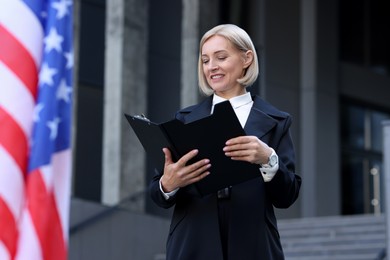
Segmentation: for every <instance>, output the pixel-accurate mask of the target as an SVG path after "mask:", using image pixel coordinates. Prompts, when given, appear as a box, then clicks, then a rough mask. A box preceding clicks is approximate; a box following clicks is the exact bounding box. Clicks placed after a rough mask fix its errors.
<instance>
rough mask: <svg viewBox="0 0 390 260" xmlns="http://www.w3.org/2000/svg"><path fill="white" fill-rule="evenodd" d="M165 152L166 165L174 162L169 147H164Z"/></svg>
mask: <svg viewBox="0 0 390 260" xmlns="http://www.w3.org/2000/svg"><path fill="white" fill-rule="evenodd" d="M163 153H164V154H165V165H168V164H172V163H173V161H172V154H171V151H170V150H169V149H168V148H163Z"/></svg>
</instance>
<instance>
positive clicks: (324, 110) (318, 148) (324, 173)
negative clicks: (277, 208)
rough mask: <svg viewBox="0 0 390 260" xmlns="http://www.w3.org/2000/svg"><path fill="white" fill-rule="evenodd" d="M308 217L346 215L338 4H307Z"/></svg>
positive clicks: (303, 160) (325, 0) (304, 161)
mask: <svg viewBox="0 0 390 260" xmlns="http://www.w3.org/2000/svg"><path fill="white" fill-rule="evenodd" d="M301 17H302V20H301V31H302V33H301V96H300V99H301V100H300V102H301V114H300V115H301V124H300V125H301V137H300V139H301V142H300V144H301V154H300V155H301V157H300V165H301V167H302V168H301V171H302V177H303V183H304V184H303V185H302V192H301V195H300V197H301V199H302V202H303V203H302V216H303V217H314V216H324V215H338V214H340V159H339V149H340V146H339V90H338V52H337V50H338V47H337V44H338V33H337V28H338V22H337V1H336V0H316V1H312V0H302V1H301Z"/></svg>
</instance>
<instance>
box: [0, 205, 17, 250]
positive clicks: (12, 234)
mask: <svg viewBox="0 0 390 260" xmlns="http://www.w3.org/2000/svg"><path fill="white" fill-rule="evenodd" d="M0 227H1V229H2V230H1V232H0V241H2V242H3V244H4V246H5V247H6V248H7V250H8V252H9V254H10V255H11V257H12V258H13V257H14V256H15V253H16V245H17V238H18V231H17V226H16V222H15V219H14V217H13V214H12V212H11V211H10V210H9V208H8V206H7V204H6V203H5V202H4V201H3V199H2V198H1V197H0Z"/></svg>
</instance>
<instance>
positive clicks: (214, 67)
mask: <svg viewBox="0 0 390 260" xmlns="http://www.w3.org/2000/svg"><path fill="white" fill-rule="evenodd" d="M208 69H209V70H210V71H215V70H217V69H218V65H217V63H216V62H215V61H213V60H210V62H209V68H208Z"/></svg>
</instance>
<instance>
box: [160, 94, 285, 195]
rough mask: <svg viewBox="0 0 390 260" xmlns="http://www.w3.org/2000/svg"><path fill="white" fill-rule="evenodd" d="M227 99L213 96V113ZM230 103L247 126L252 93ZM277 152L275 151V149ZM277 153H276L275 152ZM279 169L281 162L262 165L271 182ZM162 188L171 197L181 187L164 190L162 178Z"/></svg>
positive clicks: (267, 179)
mask: <svg viewBox="0 0 390 260" xmlns="http://www.w3.org/2000/svg"><path fill="white" fill-rule="evenodd" d="M226 100H227V99H224V98H222V97H220V96H218V95H216V94H214V96H213V103H212V106H211V114H212V113H213V112H214V106H215V105H216V104H218V103H221V102H223V101H226ZM229 102H230V104H231V105H232V107H233V109H234V112H235V113H236V116H237V118H238V120H239V121H240V124H241V126H242V128H244V127H245V124H246V121H247V120H248V117H249V113H250V112H251V108H252V106H253V100H252V97H251V94H250V93H249V92H247V93H245V94H243V95H241V96H236V97H233V98H231V99H229ZM273 153H275V151H273ZM275 154H276V153H275ZM278 170H279V163H277V164H276V165H274V166H273V167H269V166H267V165H261V167H260V171H261V173H262V175H261V176H262V177H263V179H264V182H269V181H271V180H272V178H273V177H274V176H275V174H276V172H277V171H278ZM160 190H161V192H162V193H163V195H164V198H165V199H169V198H170V197H171V196H173V195H174V194H175V193H176V192H177V191H178V190H179V188H177V189H176V190H173V191H171V192H168V193H166V192H164V191H163V189H162V186H161V179H160Z"/></svg>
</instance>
